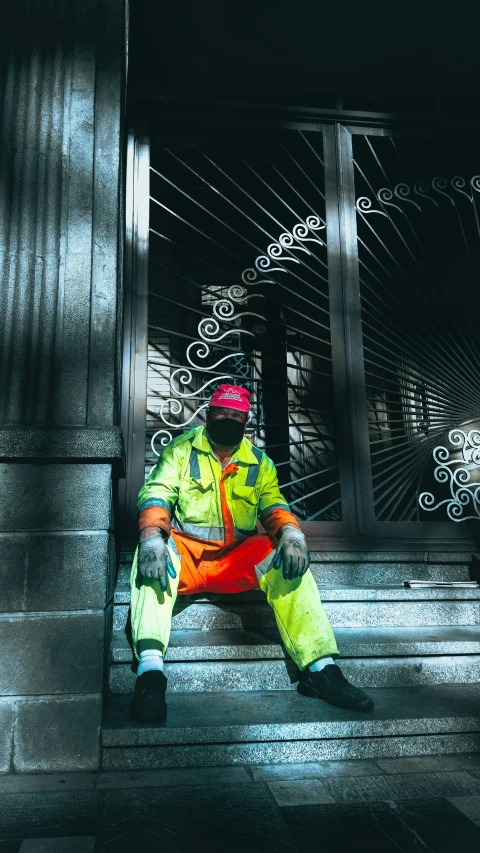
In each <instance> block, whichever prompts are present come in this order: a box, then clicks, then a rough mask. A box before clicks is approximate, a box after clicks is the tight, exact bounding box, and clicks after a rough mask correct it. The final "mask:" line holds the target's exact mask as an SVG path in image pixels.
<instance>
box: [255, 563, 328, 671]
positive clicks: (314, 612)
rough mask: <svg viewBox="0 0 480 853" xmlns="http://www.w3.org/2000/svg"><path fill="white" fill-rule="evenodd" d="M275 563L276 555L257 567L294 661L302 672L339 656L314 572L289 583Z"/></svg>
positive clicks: (259, 579)
mask: <svg viewBox="0 0 480 853" xmlns="http://www.w3.org/2000/svg"><path fill="white" fill-rule="evenodd" d="M272 561H273V554H269V555H268V557H266V558H265V560H262V562H261V563H260V564H259V565H258V566H256V570H257V577H258V581H259V585H260V589H262V590H263V592H264V593H265V594H266V596H267V601H268V603H269V604H270V606H271V607H272V608H273V611H274V613H275V619H276V620H277V625H278V630H279V631H280V636H281V638H282V640H283V644H284V646H285V648H286V649H287V651H288V653H289V655H290V657H291V658H292V659H293V660H294V662H295V663H296V664H297V666H298V668H299V669H305V667H307V666H308V665H309V664H311V663H313V661H314V660H318V658H322V657H327V655H338V648H337V643H336V641H335V635H334V633H333V629H332V626H331V625H330V622H329V619H328V616H327V614H326V613H325V610H324V609H323V604H322V602H321V601H320V594H319V592H318V588H317V584H316V583H315V581H314V579H313V575H312V573H311V571H310V569H308V571H307V572H306V573H305V574H304V575H303V577H301V578H295V580H285V578H284V577H283V573H282V569H281V568H279V569H274V568H270V566H271V564H272Z"/></svg>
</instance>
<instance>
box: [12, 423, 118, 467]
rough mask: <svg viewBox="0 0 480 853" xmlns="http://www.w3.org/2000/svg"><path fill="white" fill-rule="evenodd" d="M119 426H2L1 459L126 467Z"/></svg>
mask: <svg viewBox="0 0 480 853" xmlns="http://www.w3.org/2000/svg"><path fill="white" fill-rule="evenodd" d="M124 456H125V450H124V444H123V436H122V431H121V429H120V427H117V426H115V427H52V428H48V427H18V426H14V427H13V426H12V427H2V428H1V429H0V461H2V462H18V461H20V460H22V461H29V460H30V461H32V460H35V461H37V462H38V461H42V462H47V461H49V460H52V459H58V460H61V461H78V460H79V459H81V460H83V461H85V460H91V461H95V462H98V461H103V462H106V461H109V462H114V461H116V462H120V463H121V466H122V469H123V468H124Z"/></svg>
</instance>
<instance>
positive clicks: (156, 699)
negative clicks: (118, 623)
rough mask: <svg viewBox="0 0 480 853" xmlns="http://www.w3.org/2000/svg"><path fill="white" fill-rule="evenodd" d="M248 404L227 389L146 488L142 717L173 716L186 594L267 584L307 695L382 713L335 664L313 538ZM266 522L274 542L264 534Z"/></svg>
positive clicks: (139, 601) (137, 634) (136, 712)
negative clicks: (257, 436) (253, 425)
mask: <svg viewBox="0 0 480 853" xmlns="http://www.w3.org/2000/svg"><path fill="white" fill-rule="evenodd" d="M249 400H250V394H249V392H248V391H247V390H246V389H245V388H241V387H240V386H237V385H221V386H220V388H219V389H218V390H217V391H215V393H214V394H213V396H212V398H211V400H210V405H209V408H208V410H207V422H206V426H202V427H198V428H196V429H192V430H190V431H189V432H187V433H185V434H184V435H182V436H180V437H178V438H176V439H174V441H172V443H171V444H170V445H168V447H166V448H165V450H164V451H163V453H162V455H161V457H160V459H159V461H158V463H157V465H156V467H155V469H154V470H153V471H152V473H151V475H150V477H149V478H148V480H147V482H146V484H145V485H144V486H143V488H142V489H141V491H140V495H139V501H138V509H139V526H140V544H139V547H138V549H137V553H136V555H135V559H134V562H133V567H132V576H131V590H132V594H131V624H132V636H133V643H134V650H135V654H136V656H137V658H138V660H139V665H138V672H137V681H136V685H135V694H134V697H133V699H132V702H131V705H130V715H131V717H132V718H133V719H135V720H140V721H141V722H161V721H162V720H164V718H165V715H166V702H165V690H166V686H167V679H166V677H165V675H164V674H163V658H164V656H165V653H166V651H167V647H168V642H169V638H170V628H171V620H172V610H173V606H174V604H175V599H176V597H177V593H178V594H179V595H191V594H197V593H205V592H216V593H236V592H245V591H246V590H249V589H258V588H260V589H261V590H262V591H263V592H264V593H265V594H266V596H267V601H268V603H269V604H270V606H271V607H272V608H273V611H274V613H275V619H276V621H277V625H278V629H279V631H280V635H281V638H282V641H283V643H284V645H285V648H286V649H287V651H288V653H289V654H290V656H291V657H292V658H293V660H294V662H295V663H296V664H297V666H298V668H299V669H300V680H299V683H298V687H297V689H298V692H299V693H302V694H303V695H304V696H311V697H314V698H317V699H323V700H324V701H325V702H328V703H329V704H331V705H337V706H339V707H340V708H349V709H351V710H355V711H370V710H371V709H372V708H373V702H372V700H371V699H370V698H369V696H367V695H366V693H364V692H363V691H362V690H359V689H358V688H357V687H354V686H353V685H352V684H350V683H349V682H348V681H347V679H346V678H345V676H344V675H343V673H342V671H341V669H340V668H339V667H338V666H337V665H336V664H335V663H334V660H333V658H334V656H337V655H338V650H337V644H336V642H335V637H334V634H333V630H332V627H331V625H330V622H329V621H328V618H327V615H326V613H325V611H324V609H323V605H322V603H321V601H320V596H319V592H318V589H317V585H316V583H315V581H314V579H313V576H312V573H311V572H310V570H309V568H308V566H309V562H310V554H309V552H308V549H307V543H306V540H305V536H304V535H303V533H302V531H301V530H300V526H299V524H298V521H297V520H296V518H295V517H294V516H293V515H292V514H291V513H290V512H289V507H288V504H287V502H286V501H285V499H284V498H283V496H282V495H281V493H280V491H279V488H278V478H277V472H276V470H275V466H274V464H273V462H272V460H271V459H269V457H268V456H267V455H266V454H265V453H264V452H263V451H261V450H259V449H258V448H256V447H254V446H253V445H252V444H251V442H250V441H248V439H246V438H245V437H244V433H245V427H246V423H247V418H248V413H249V410H250V402H249ZM257 519H258V520H259V521H260V522H261V524H262V525H263V527H264V529H265V531H266V535H259V534H257V530H256V524H257Z"/></svg>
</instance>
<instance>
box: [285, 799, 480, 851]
mask: <svg viewBox="0 0 480 853" xmlns="http://www.w3.org/2000/svg"><path fill="white" fill-rule="evenodd" d="M281 812H282V815H283V818H284V820H285V822H286V824H287V826H288V828H289V830H290V832H291V834H292V836H293V838H294V839H295V842H296V844H297V846H298V849H299V851H301V853H318V851H319V850H323V849H325V850H334V851H339V853H340V851H341V853H346V851H352V850H355V851H356V853H373V851H375V853H380V851H381V853H400V851H401V853H419V851H425V853H427V851H428V853H452V851H453V850H457V849H461V850H462V851H465V853H467V851H468V853H474V851H477V850H478V848H479V842H480V833H479V831H478V828H477V827H476V826H475V825H474V824H473V823H471V822H470V821H469V820H467V818H466V817H465V816H464V815H463V814H462V813H461V812H460V811H459V810H458V809H456V808H455V807H454V806H453V805H452V803H450V802H449V801H448V800H447V799H446V798H443V797H436V798H433V799H432V798H427V799H416V800H405V801H401V802H393V803H386V802H363V803H354V802H352V803H335V804H330V805H329V804H325V805H311V806H297V807H295V808H288V807H283V808H282V809H281ZM319 838H321V841H319Z"/></svg>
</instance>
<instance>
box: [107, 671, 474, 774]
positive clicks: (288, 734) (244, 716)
mask: <svg viewBox="0 0 480 853" xmlns="http://www.w3.org/2000/svg"><path fill="white" fill-rule="evenodd" d="M371 695H372V697H373V698H374V700H375V709H374V711H373V712H372V713H369V714H359V713H355V712H350V711H345V710H342V709H339V708H332V707H331V706H329V705H327V704H326V703H324V702H319V701H317V700H314V699H308V698H306V697H303V696H300V695H299V694H298V693H297V692H296V691H293V690H285V691H284V690H264V691H254V690H250V691H244V692H241V691H230V692H228V691H225V692H223V693H209V692H204V693H196V692H194V691H193V692H192V691H189V692H188V693H175V692H172V693H171V694H170V695H169V698H168V715H167V721H166V723H165V724H164V725H163V726H158V727H157V726H154V725H148V726H145V725H141V724H138V723H135V722H133V721H130V720H129V719H128V703H129V697H128V696H112V697H110V699H109V701H108V703H107V708H106V713H105V719H104V726H103V730H102V743H103V769H105V770H138V769H157V768H166V767H202V766H204V767H212V766H221V765H232V764H267V763H282V762H286V763H296V762H305V761H322V760H329V759H333V760H340V759H352V758H388V757H394V756H399V755H402V756H407V755H435V754H443V753H457V752H469V751H472V752H478V751H479V750H480V708H479V703H478V687H477V686H475V685H470V684H442V685H434V686H431V685H429V686H420V687H401V688H398V687H387V688H376V689H373V690H372V691H371Z"/></svg>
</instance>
